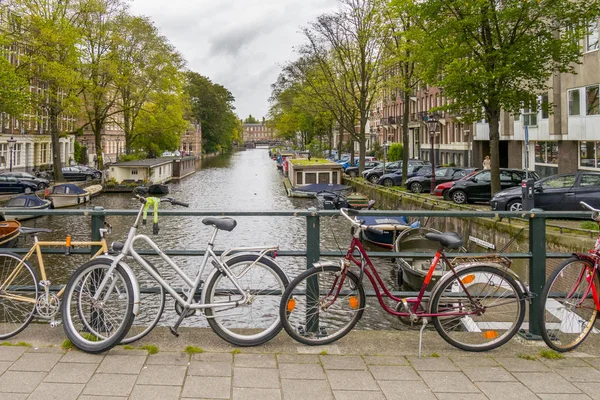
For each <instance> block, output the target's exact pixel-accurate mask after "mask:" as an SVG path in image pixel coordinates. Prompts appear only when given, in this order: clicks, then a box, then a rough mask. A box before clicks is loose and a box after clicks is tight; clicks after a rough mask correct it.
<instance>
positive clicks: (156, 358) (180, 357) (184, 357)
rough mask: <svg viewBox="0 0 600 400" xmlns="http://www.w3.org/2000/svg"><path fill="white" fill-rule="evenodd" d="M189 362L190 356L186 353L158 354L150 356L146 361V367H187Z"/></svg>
mask: <svg viewBox="0 0 600 400" xmlns="http://www.w3.org/2000/svg"><path fill="white" fill-rule="evenodd" d="M189 362H190V355H189V354H186V353H176V352H171V351H168V352H162V351H161V352H159V353H156V354H150V355H149V356H148V358H147V359H146V364H148V365H155V364H156V365H188V364H189Z"/></svg>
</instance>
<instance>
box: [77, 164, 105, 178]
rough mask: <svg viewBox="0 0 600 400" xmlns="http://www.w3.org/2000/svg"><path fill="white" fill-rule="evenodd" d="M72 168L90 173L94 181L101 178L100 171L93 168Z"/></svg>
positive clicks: (79, 166) (81, 166) (82, 166)
mask: <svg viewBox="0 0 600 400" xmlns="http://www.w3.org/2000/svg"><path fill="white" fill-rule="evenodd" d="M74 167H75V168H79V169H80V170H81V171H83V172H91V174H92V176H93V177H94V179H100V178H102V171H100V170H97V169H95V168H92V167H88V166H87V165H75V166H74Z"/></svg>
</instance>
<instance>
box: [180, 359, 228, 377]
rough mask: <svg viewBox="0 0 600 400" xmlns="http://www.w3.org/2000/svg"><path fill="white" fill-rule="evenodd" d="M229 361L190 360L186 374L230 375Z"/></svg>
mask: <svg viewBox="0 0 600 400" xmlns="http://www.w3.org/2000/svg"><path fill="white" fill-rule="evenodd" d="M231 367H232V366H231V362H208V361H207V362H205V361H192V362H191V363H190V366H189V367H188V371H187V374H188V375H200V376H231V369H232V368H231Z"/></svg>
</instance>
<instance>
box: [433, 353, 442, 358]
mask: <svg viewBox="0 0 600 400" xmlns="http://www.w3.org/2000/svg"><path fill="white" fill-rule="evenodd" d="M431 357H434V358H439V357H440V355H439V354H438V353H431Z"/></svg>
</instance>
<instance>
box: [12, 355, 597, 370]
mask: <svg viewBox="0 0 600 400" xmlns="http://www.w3.org/2000/svg"><path fill="white" fill-rule="evenodd" d="M0 357H1V356H0ZM584 361H585V362H586V363H588V364H590V365H591V366H592V367H594V368H598V369H600V357H589V358H585V360H584Z"/></svg>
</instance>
